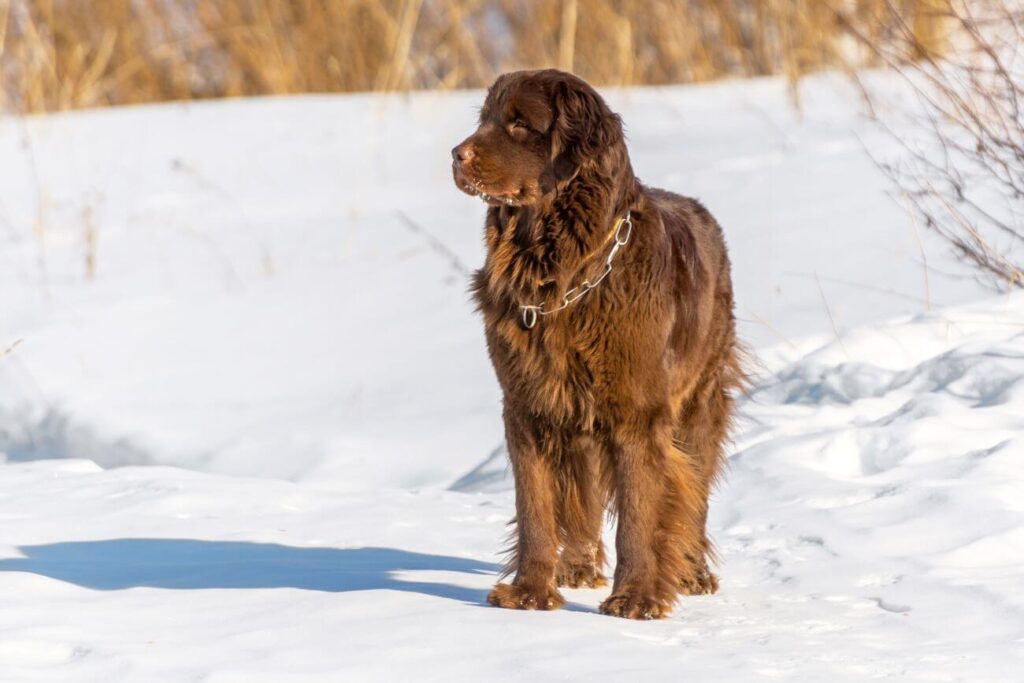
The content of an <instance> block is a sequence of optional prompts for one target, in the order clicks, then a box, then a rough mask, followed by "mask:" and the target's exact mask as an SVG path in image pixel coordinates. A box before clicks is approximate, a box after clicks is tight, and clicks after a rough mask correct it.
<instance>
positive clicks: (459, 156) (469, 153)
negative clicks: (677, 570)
mask: <svg viewBox="0 0 1024 683" xmlns="http://www.w3.org/2000/svg"><path fill="white" fill-rule="evenodd" d="M472 158H473V147H472V146H470V145H469V144H467V143H465V142H464V143H462V144H461V145H456V146H455V147H453V148H452V159H454V160H455V161H458V162H459V163H462V164H464V163H466V162H467V161H470V160H471V159H472Z"/></svg>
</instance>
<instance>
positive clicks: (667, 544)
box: [600, 411, 693, 619]
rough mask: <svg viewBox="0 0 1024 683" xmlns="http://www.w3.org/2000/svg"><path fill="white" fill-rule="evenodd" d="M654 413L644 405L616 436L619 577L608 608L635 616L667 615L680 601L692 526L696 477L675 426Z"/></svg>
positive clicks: (606, 604)
mask: <svg viewBox="0 0 1024 683" xmlns="http://www.w3.org/2000/svg"><path fill="white" fill-rule="evenodd" d="M665 413H667V411H660V412H659V411H655V414H654V415H651V414H645V413H644V412H641V411H638V412H637V414H635V415H631V416H628V418H626V419H623V420H621V422H620V424H619V425H618V426H617V427H616V428H615V429H614V431H613V433H612V434H611V442H612V443H611V448H612V452H613V454H614V466H615V505H616V509H617V512H618V519H619V524H618V530H617V533H616V538H615V548H616V554H617V555H618V558H617V562H616V566H615V581H614V585H613V587H612V594H611V596H610V597H609V598H608V599H607V600H605V601H604V602H603V603H601V607H600V610H601V612H603V613H604V614H611V615H614V616H618V617H628V618H630V619H660V618H663V617H666V616H668V614H669V612H670V611H671V609H672V605H673V604H674V603H675V601H676V595H677V591H678V578H677V577H678V576H679V571H681V567H682V566H683V563H684V562H685V551H686V550H688V549H689V548H690V545H691V544H688V543H686V542H685V538H686V536H687V531H688V529H689V527H692V523H691V522H692V520H691V519H690V515H689V513H688V510H689V509H691V508H693V500H692V483H691V482H690V480H689V479H690V478H689V476H688V473H687V472H688V470H687V465H686V463H685V461H684V459H683V457H682V453H680V452H679V451H678V450H676V449H674V448H673V447H672V440H671V428H670V426H669V425H668V423H667V422H666V421H665V420H664V419H660V418H659V417H658V415H660V414H665Z"/></svg>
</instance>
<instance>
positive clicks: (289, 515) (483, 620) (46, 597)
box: [0, 79, 1024, 683]
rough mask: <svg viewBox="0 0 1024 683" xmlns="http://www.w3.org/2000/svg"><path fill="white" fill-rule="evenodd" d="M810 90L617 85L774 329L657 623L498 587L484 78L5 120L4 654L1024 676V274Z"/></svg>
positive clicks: (660, 160)
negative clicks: (383, 90) (544, 602)
mask: <svg viewBox="0 0 1024 683" xmlns="http://www.w3.org/2000/svg"><path fill="white" fill-rule="evenodd" d="M803 94H804V97H803V112H802V115H797V114H796V113H795V112H794V111H793V109H792V107H791V106H790V103H789V100H788V98H787V94H786V89H785V86H784V84H782V83H780V82H778V81H774V80H760V81H746V82H735V83H729V84H721V85H712V86H703V87H693V88H668V89H635V90H629V91H620V92H610V93H609V97H608V99H609V100H610V102H611V103H612V106H613V108H615V109H616V110H618V111H620V112H621V113H622V115H623V117H624V119H625V121H626V123H627V127H628V130H629V137H630V147H631V151H632V153H633V162H634V167H635V168H636V170H637V173H638V175H639V176H640V177H641V178H643V179H644V180H645V181H646V182H648V183H650V184H653V185H658V186H662V187H666V188H669V189H673V190H676V191H680V192H683V193H686V194H690V195H693V196H697V197H699V198H701V199H702V200H703V201H704V202H705V203H706V204H707V205H708V206H709V208H710V209H711V210H712V211H713V212H714V213H715V214H716V215H717V216H718V218H719V220H720V221H721V223H722V224H723V225H724V227H725V231H726V235H727V238H728V240H729V244H730V248H731V252H732V255H733V262H734V268H735V280H736V284H737V292H738V314H739V316H740V317H741V318H742V323H741V331H742V334H743V336H744V338H745V339H746V340H748V341H749V342H750V343H751V345H753V346H754V347H755V348H756V349H757V350H758V354H759V356H760V358H761V361H762V367H761V368H760V370H759V379H760V384H759V388H758V389H757V390H756V391H755V392H754V393H753V395H752V396H751V397H750V398H749V399H747V400H744V401H743V403H742V412H743V415H744V418H743V420H742V423H741V426H740V429H739V431H738V433H737V436H736V442H735V447H734V449H733V455H732V457H731V471H730V473H729V477H728V479H727V481H726V483H725V484H724V485H723V486H722V487H721V489H720V490H719V491H718V492H717V494H716V496H715V499H714V503H713V507H712V516H711V520H710V525H711V528H712V532H713V535H714V536H715V538H716V539H717V541H718V545H719V548H720V550H721V555H722V560H723V561H722V565H721V567H720V568H719V575H720V578H721V580H722V590H721V591H720V592H719V594H718V595H715V596H710V597H700V598H686V599H684V600H682V601H681V602H680V604H679V606H678V608H677V610H676V612H675V614H674V615H673V617H672V618H671V619H669V620H666V621H662V622H653V623H632V622H626V621H622V620H617V619H612V618H609V617H602V616H599V615H598V614H596V605H597V604H598V603H599V602H600V600H601V598H602V597H603V596H604V591H574V590H568V591H566V597H567V598H568V599H569V603H570V604H569V606H568V609H566V610H564V611H562V612H558V613H525V612H510V611H505V610H496V609H493V608H489V607H486V606H485V604H484V596H485V594H486V591H487V589H488V588H489V586H491V585H492V584H493V583H494V581H495V572H496V568H497V563H498V561H499V557H498V551H499V549H500V546H501V539H502V538H503V536H504V533H505V523H506V522H507V521H508V519H509V518H510V517H511V514H512V507H513V501H512V496H511V492H510V490H509V481H508V477H507V473H506V471H505V466H504V454H503V451H502V449H501V442H502V434H501V426H500V406H499V392H498V389H497V386H496V383H495V381H494V379H493V374H492V371H491V368H490V366H489V363H488V361H487V358H486V353H485V351H484V345H483V339H482V334H481V330H480V324H479V320H478V319H477V318H476V317H475V315H474V313H473V311H472V306H471V304H470V303H469V301H468V297H467V295H466V272H467V270H469V269H472V268H474V267H476V266H477V265H478V264H479V262H480V261H481V258H482V255H481V250H482V246H481V234H480V223H481V219H482V211H483V209H482V207H481V206H480V205H479V203H478V202H474V201H472V200H470V199H468V198H466V197H464V196H463V195H461V194H460V193H458V192H457V191H456V190H455V189H454V188H453V187H452V186H451V182H450V179H449V170H448V158H449V157H448V149H449V148H450V147H451V146H452V145H453V144H454V143H455V142H457V141H459V140H461V139H462V138H463V137H464V136H465V135H466V134H467V132H468V131H470V130H471V129H472V127H473V120H474V117H475V106H476V105H478V104H479V100H480V94H479V93H455V94H434V93H424V94H417V95H413V96H387V97H381V96H353V97H303V98H288V99H274V100H255V101H231V102H218V103H207V104H198V105H197V104H193V105H174V106H164V107H146V108H133V109H123V110H113V111H111V110H108V111H101V112H87V113H77V114H71V115H62V116H53V117H47V118H38V119H0V453H2V454H4V455H3V458H2V459H3V460H4V461H5V462H4V464H0V520H2V521H3V522H4V530H5V533H4V536H3V538H2V539H0V603H2V604H3V609H2V610H0V681H18V682H20V681H36V680H40V681H52V680H62V681H63V680H74V681H115V680H117V681H120V680H126V681H147V682H148V681H182V680H202V681H268V682H274V683H278V682H284V683H287V682H289V681H334V680H346V681H348V680H352V681H356V680H394V679H396V678H410V679H415V680H442V679H443V680H551V679H554V680H560V679H576V678H592V679H593V678H598V679H604V678H614V679H623V680H633V679H639V678H641V677H643V678H645V679H647V680H678V679H680V678H683V677H684V676H685V677H689V679H691V680H740V681H745V680H752V679H758V678H777V679H783V680H795V681H814V680H823V679H825V678H826V677H828V678H829V679H836V680H858V681H859V680H865V679H868V678H876V677H893V678H896V677H901V678H903V679H906V680H971V681H974V680H991V681H1004V680H1005V681H1015V680H1020V671H1021V665H1022V664H1024V588H1022V586H1024V503H1022V501H1024V297H1022V296H1021V295H1013V296H1003V297H997V298H991V295H988V296H989V298H985V299H983V300H982V297H984V296H985V295H984V294H983V292H982V291H981V290H980V289H979V288H978V287H977V286H976V285H974V284H973V283H972V282H971V281H970V280H969V279H965V278H963V277H958V276H955V273H956V272H958V271H957V267H956V265H955V264H954V263H953V262H952V261H951V259H950V258H949V257H948V255H947V254H946V252H945V250H944V248H943V247H942V245H941V244H939V243H937V242H935V241H933V240H932V239H931V237H930V236H929V235H927V234H922V235H920V240H921V242H920V244H919V242H918V239H917V236H915V232H914V228H913V226H912V224H911V222H910V221H909V220H908V219H907V218H906V216H905V214H904V212H903V209H902V208H901V207H900V205H899V204H898V203H896V202H893V201H891V200H890V199H889V198H888V197H887V196H886V189H887V185H886V183H885V180H884V178H882V177H881V176H880V174H878V173H877V172H876V171H875V169H874V167H873V165H872V162H871V161H870V160H869V159H868V157H867V156H866V154H865V153H864V150H863V146H865V145H866V146H868V147H869V148H871V149H872V150H873V151H875V152H876V153H881V154H884V153H885V152H886V150H887V147H886V145H887V144H888V141H887V140H886V139H885V138H884V136H881V135H879V134H878V133H876V132H875V131H874V130H873V129H872V128H871V127H870V126H867V125H865V124H864V123H862V122H860V121H859V120H858V118H857V115H856V98H855V96H853V95H852V94H850V93H849V92H846V91H845V89H844V88H843V87H842V86H841V84H840V83H839V82H836V81H830V80H828V79H815V80H812V81H810V82H808V83H807V84H806V86H805V88H804V92H803ZM90 245H92V246H90ZM90 253H92V254H93V257H94V258H93V260H94V270H95V273H94V276H92V277H90V276H89V275H88V272H89V266H88V255H89V254H90ZM923 258H926V259H927V263H928V267H927V268H926V267H925V266H924V264H923V263H922V259H923ZM951 274H953V275H951Z"/></svg>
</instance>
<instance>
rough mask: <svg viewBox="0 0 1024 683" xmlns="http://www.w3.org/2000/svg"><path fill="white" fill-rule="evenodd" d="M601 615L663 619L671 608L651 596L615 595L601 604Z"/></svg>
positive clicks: (627, 593) (636, 594)
mask: <svg viewBox="0 0 1024 683" xmlns="http://www.w3.org/2000/svg"><path fill="white" fill-rule="evenodd" d="M598 610H599V611H600V612H601V614H610V615H611V616H613V617H623V618H625V619H664V618H665V617H667V616H668V614H669V612H670V611H672V606H671V605H669V604H668V603H666V602H664V601H662V600H658V599H657V598H656V597H654V596H653V595H643V594H640V593H632V592H626V593H615V594H613V595H611V596H609V597H608V599H607V600H605V601H604V602H602V603H601V606H600V607H599V608H598Z"/></svg>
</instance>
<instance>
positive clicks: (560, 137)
mask: <svg viewBox="0 0 1024 683" xmlns="http://www.w3.org/2000/svg"><path fill="white" fill-rule="evenodd" d="M551 100H552V108H553V109H554V115H555V121H554V123H553V124H552V136H551V142H552V144H551V153H552V167H553V169H552V170H553V171H554V175H555V178H556V179H557V180H559V181H565V180H570V179H571V178H573V177H574V176H575V175H576V174H577V173H579V170H580V167H581V166H583V165H584V164H586V163H587V162H588V161H591V160H595V159H597V158H598V157H599V156H600V155H601V154H602V153H603V152H604V151H606V150H608V149H610V148H611V147H613V146H614V145H616V144H619V143H622V142H623V135H622V120H621V119H620V118H619V116H618V115H617V114H613V113H612V111H611V110H610V109H609V108H608V105H607V104H605V102H604V100H603V99H601V96H600V95H598V94H597V92H595V91H594V90H593V89H592V88H591V87H590V86H589V85H587V84H586V83H584V82H582V81H579V82H577V81H576V79H572V80H570V79H568V78H562V79H559V80H558V81H556V82H555V83H554V86H553V88H552V93H551Z"/></svg>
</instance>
